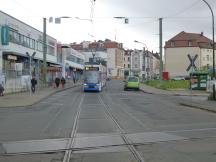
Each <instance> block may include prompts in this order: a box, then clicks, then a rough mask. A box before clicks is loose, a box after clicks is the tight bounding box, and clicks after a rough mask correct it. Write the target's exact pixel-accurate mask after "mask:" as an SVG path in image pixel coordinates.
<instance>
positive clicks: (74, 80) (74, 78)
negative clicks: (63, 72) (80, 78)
mask: <svg viewBox="0 0 216 162" xmlns="http://www.w3.org/2000/svg"><path fill="white" fill-rule="evenodd" d="M72 75H73V82H74V84H75V83H76V75H75V73H73V74H72Z"/></svg>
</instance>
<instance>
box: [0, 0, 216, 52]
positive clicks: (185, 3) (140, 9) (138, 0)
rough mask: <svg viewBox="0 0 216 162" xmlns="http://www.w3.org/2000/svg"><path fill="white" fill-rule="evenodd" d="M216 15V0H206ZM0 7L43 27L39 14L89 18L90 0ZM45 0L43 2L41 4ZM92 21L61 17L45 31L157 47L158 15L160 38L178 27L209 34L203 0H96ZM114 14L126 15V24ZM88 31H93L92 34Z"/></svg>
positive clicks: (21, 1) (65, 37)
mask: <svg viewBox="0 0 216 162" xmlns="http://www.w3.org/2000/svg"><path fill="white" fill-rule="evenodd" d="M207 1H208V2H209V4H210V5H211V6H212V8H213V10H214V12H215V15H216V0H207ZM0 3H1V7H0V9H1V10H2V11H4V12H6V13H8V14H10V15H12V16H14V17H16V18H18V19H21V20H22V21H24V22H26V23H28V24H30V25H32V26H34V27H36V28H38V29H39V30H42V20H41V18H42V17H49V16H71V17H76V16H78V17H81V18H89V15H90V6H91V3H90V0H61V1H57V0H46V1H44V0H37V1H32V0H7V1H5V0H0ZM43 3H44V6H43V5H42V4H43ZM94 11H95V12H94V17H95V20H94V24H91V23H90V22H88V21H79V20H75V19H72V20H63V21H62V24H61V25H55V24H48V34H50V35H51V36H54V37H55V38H57V39H58V40H59V41H62V42H64V43H70V42H81V41H82V40H91V39H92V40H93V39H96V40H98V39H102V40H104V39H105V38H109V39H112V40H114V39H115V36H116V40H117V41H119V42H123V43H124V46H126V47H128V48H142V45H139V44H136V43H134V42H133V41H134V40H135V39H136V40H139V41H141V42H144V43H145V44H146V45H147V46H148V47H149V50H155V51H158V40H159V38H158V26H159V25H158V18H159V17H164V20H163V32H164V33H163V34H164V35H163V40H164V41H166V40H168V39H170V38H171V37H173V36H174V35H176V34H177V33H179V32H181V31H183V30H184V31H186V32H198V33H200V32H204V35H206V36H208V37H210V38H211V13H210V10H209V9H208V7H207V5H206V4H205V3H204V2H203V1H202V0H190V1H189V0H96V3H95V7H94ZM114 16H123V17H129V24H124V23H123V20H117V19H113V18H112V17H114ZM89 34H90V35H94V36H95V37H94V38H91V37H90V36H89Z"/></svg>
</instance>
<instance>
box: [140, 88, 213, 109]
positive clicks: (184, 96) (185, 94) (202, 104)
mask: <svg viewBox="0 0 216 162" xmlns="http://www.w3.org/2000/svg"><path fill="white" fill-rule="evenodd" d="M140 90H142V91H143V92H144V93H148V94H157V95H167V96H179V97H181V98H179V99H178V103H179V104H180V105H183V106H189V107H193V108H198V109H202V110H206V111H210V112H214V113H216V101H208V100H207V98H208V96H209V95H210V94H209V93H208V92H205V91H199V90H198V91H197V90H193V91H190V90H162V89H158V88H154V87H150V86H148V85H145V84H142V85H141V86H140ZM200 98H204V99H200Z"/></svg>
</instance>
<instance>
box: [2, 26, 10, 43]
mask: <svg viewBox="0 0 216 162" xmlns="http://www.w3.org/2000/svg"><path fill="white" fill-rule="evenodd" d="M1 42H2V45H8V43H9V27H8V26H2V27H1Z"/></svg>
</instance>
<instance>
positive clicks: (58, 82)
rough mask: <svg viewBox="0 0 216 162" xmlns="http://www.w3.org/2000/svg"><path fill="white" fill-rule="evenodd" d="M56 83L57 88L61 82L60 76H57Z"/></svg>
mask: <svg viewBox="0 0 216 162" xmlns="http://www.w3.org/2000/svg"><path fill="white" fill-rule="evenodd" d="M55 84H56V88H58V87H59V84H60V78H59V77H56V78H55Z"/></svg>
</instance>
